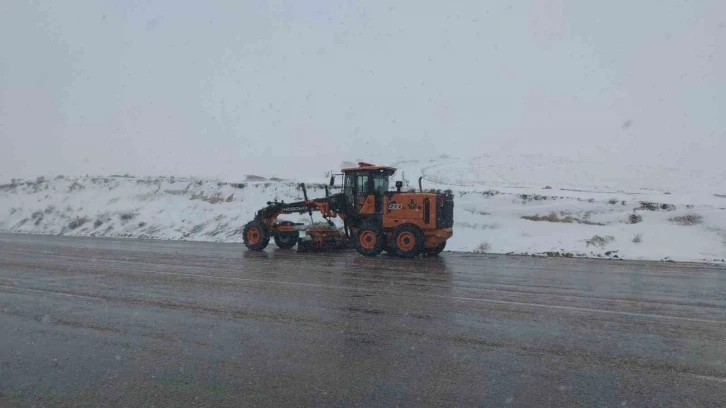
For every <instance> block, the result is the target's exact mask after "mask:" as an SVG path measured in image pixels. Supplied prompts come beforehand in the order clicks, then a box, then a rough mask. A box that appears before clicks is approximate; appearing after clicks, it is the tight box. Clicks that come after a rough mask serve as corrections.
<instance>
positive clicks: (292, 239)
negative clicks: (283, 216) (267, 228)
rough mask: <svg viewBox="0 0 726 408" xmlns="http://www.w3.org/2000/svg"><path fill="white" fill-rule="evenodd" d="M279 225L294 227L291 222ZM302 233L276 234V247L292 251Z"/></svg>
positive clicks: (283, 222)
mask: <svg viewBox="0 0 726 408" xmlns="http://www.w3.org/2000/svg"><path fill="white" fill-rule="evenodd" d="M278 225H294V224H293V223H292V222H290V221H282V222H281V223H279V224H278ZM298 238H300V232H299V231H294V232H275V245H277V247H278V248H280V249H290V248H292V247H294V246H295V245H296V244H297V240H298Z"/></svg>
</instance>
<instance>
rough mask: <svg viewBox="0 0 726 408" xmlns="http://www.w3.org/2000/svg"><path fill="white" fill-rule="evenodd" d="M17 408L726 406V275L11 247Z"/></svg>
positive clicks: (12, 379)
mask: <svg viewBox="0 0 726 408" xmlns="http://www.w3.org/2000/svg"><path fill="white" fill-rule="evenodd" d="M0 330H1V332H0V406H2V407H11V406H119V407H130V406H156V407H167V406H207V407H220V406H295V407H298V406H492V407H502V406H532V407H563V406H583V407H594V406H598V407H621V406H627V407H651V406H674V407H689V406H693V407H718V406H726V270H724V269H722V268H710V267H705V266H688V265H675V264H647V263H626V262H606V261H590V260H572V259H534V258H518V257H501V256H481V255H462V254H448V253H445V254H444V255H443V256H441V257H440V258H438V259H421V260H401V259H395V258H388V257H379V258H374V259H371V258H363V257H360V256H358V255H357V254H356V253H354V252H352V253H351V252H348V253H333V254H297V253H294V252H290V251H276V250H274V249H272V250H270V251H269V252H265V253H253V252H246V251H244V250H243V249H242V246H241V245H238V244H211V243H192V242H164V241H137V240H112V239H85V238H70V237H47V236H30V235H2V234H0Z"/></svg>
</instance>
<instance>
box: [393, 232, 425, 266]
mask: <svg viewBox="0 0 726 408" xmlns="http://www.w3.org/2000/svg"><path fill="white" fill-rule="evenodd" d="M391 248H392V249H393V250H394V252H395V254H396V255H398V256H400V257H402V258H415V257H417V256H419V255H421V252H423V249H424V234H423V232H421V229H420V228H419V227H417V226H415V225H413V224H402V225H399V226H398V227H396V229H394V230H393V234H392V235H391Z"/></svg>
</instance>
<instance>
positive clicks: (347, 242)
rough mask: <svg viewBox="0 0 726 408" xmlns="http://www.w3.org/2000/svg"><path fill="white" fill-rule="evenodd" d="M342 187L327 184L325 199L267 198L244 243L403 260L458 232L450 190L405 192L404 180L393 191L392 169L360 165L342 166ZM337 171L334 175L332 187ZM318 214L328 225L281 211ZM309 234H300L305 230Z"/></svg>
mask: <svg viewBox="0 0 726 408" xmlns="http://www.w3.org/2000/svg"><path fill="white" fill-rule="evenodd" d="M341 171H342V178H343V183H342V191H341V192H340V193H337V194H330V190H329V189H328V188H327V187H326V194H325V195H326V196H325V197H324V198H315V199H308V197H307V191H306V189H305V185H304V184H303V185H301V189H302V191H303V194H304V197H305V199H304V200H303V201H298V202H293V203H285V202H277V201H275V202H268V203H267V204H268V205H267V207H265V208H262V209H261V210H259V211H257V213H256V214H255V218H254V220H253V221H250V222H249V223H248V224H247V225H246V226H245V228H244V230H243V236H244V237H243V239H244V243H245V246H246V247H247V248H248V249H250V250H262V249H264V248H265V247H266V246H267V245H268V244H269V242H270V239H271V238H272V239H274V240H275V244H277V246H278V247H280V248H283V249H289V248H292V247H294V246H295V245H297V246H298V250H316V249H333V248H335V249H341V248H346V247H348V246H354V247H355V249H356V250H357V251H358V252H359V253H360V254H361V255H365V256H376V255H378V254H380V253H381V252H383V251H387V252H390V253H392V254H395V255H398V256H400V257H404V258H413V257H417V256H419V255H421V254H423V255H438V254H439V253H441V251H443V250H444V248H445V247H446V240H448V239H449V238H451V236H452V235H453V229H452V227H453V224H454V198H453V196H452V195H451V194H441V193H428V192H426V193H425V192H423V191H422V189H421V179H420V178H419V191H418V192H402V191H401V188H402V186H403V183H402V182H400V181H398V182H396V191H389V178H390V177H391V176H392V175H393V174H394V173H395V172H396V169H395V168H393V167H387V166H376V165H373V164H369V163H363V162H361V163H358V167H351V168H345V169H342V170H341ZM334 185H335V175H334V176H332V177H331V178H330V188H333V186H334ZM313 211H315V212H319V213H320V214H321V215H322V217H323V218H324V219H325V220H326V221H327V224H325V223H323V224H322V225H319V224H318V225H312V226H305V225H304V224H296V223H292V222H290V221H280V222H278V220H277V218H278V216H280V215H282V214H296V213H297V214H304V213H306V212H307V213H308V214H310V216H311V219H312V213H313ZM336 217H340V218H341V219H342V220H343V228H342V229H340V228H337V227H335V224H334V223H333V222H332V221H331V220H330V219H331V218H336ZM301 231H304V232H305V236H304V237H301V236H300V232H301Z"/></svg>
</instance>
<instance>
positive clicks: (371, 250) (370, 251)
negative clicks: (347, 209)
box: [355, 222, 386, 256]
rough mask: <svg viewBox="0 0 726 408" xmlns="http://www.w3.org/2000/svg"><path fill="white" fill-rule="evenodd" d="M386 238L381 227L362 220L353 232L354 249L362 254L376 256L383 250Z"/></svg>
mask: <svg viewBox="0 0 726 408" xmlns="http://www.w3.org/2000/svg"><path fill="white" fill-rule="evenodd" d="M385 244H386V238H385V237H384V236H383V231H381V227H379V226H378V225H376V224H373V223H369V222H364V223H363V225H361V226H360V228H358V231H356V234H355V249H356V251H358V253H359V254H361V255H364V256H377V255H379V254H380V253H381V252H382V251H383V246H384V245H385Z"/></svg>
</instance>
